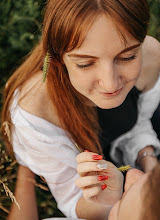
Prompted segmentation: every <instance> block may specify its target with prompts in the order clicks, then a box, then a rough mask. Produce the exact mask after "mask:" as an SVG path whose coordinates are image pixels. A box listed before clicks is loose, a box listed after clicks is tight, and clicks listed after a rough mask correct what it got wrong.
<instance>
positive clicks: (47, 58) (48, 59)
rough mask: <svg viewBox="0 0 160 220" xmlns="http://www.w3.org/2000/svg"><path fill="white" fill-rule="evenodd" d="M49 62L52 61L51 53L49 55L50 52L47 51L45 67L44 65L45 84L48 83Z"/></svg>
mask: <svg viewBox="0 0 160 220" xmlns="http://www.w3.org/2000/svg"><path fill="white" fill-rule="evenodd" d="M49 61H50V53H49V51H47V53H46V57H45V60H44V65H43V82H45V81H46V77H47V72H48V66H49Z"/></svg>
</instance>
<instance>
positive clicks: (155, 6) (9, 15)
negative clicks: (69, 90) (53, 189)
mask: <svg viewBox="0 0 160 220" xmlns="http://www.w3.org/2000/svg"><path fill="white" fill-rule="evenodd" d="M148 3H149V6H150V10H151V20H150V25H149V31H148V34H149V35H151V36H153V37H155V38H157V39H158V40H159V41H160V0H148ZM45 4H46V1H45V0H16V1H13V0H0V109H1V107H2V93H3V87H4V85H5V83H6V81H7V79H8V78H9V76H10V75H11V74H12V73H13V71H14V70H15V69H16V68H17V67H18V66H19V65H20V64H21V62H22V61H23V59H22V58H24V56H25V55H27V54H28V52H29V51H30V50H31V49H32V48H33V46H34V45H35V44H36V43H37V42H38V40H39V39H40V37H41V27H42V21H43V15H44V10H43V8H44V7H45ZM16 171H17V163H16V161H14V160H12V159H11V158H10V157H9V156H8V155H7V153H6V151H5V147H4V144H3V141H2V138H1V136H0V181H2V182H3V183H5V185H6V186H7V187H8V188H9V189H10V190H11V191H12V192H14V187H15V182H16ZM36 181H37V184H36V193H37V202H38V209H39V218H40V219H42V218H48V217H55V216H57V217H61V216H63V214H62V213H61V212H60V211H59V210H58V209H57V206H56V202H55V200H54V198H53V197H52V195H51V193H50V192H49V189H48V187H47V185H46V184H45V183H44V181H43V180H42V179H41V178H40V177H38V176H37V178H36ZM10 205H11V199H10V198H9V197H7V195H6V193H5V190H4V188H3V185H2V183H1V182H0V219H1V220H5V219H6V216H7V214H8V212H9V208H10Z"/></svg>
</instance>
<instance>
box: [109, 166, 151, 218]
mask: <svg viewBox="0 0 160 220" xmlns="http://www.w3.org/2000/svg"><path fill="white" fill-rule="evenodd" d="M147 178H148V174H144V173H143V172H142V171H140V170H137V169H131V170H130V171H128V173H127V176H126V183H125V191H124V194H123V196H122V199H121V200H120V201H119V202H117V203H116V204H115V205H114V206H113V208H112V209H111V212H110V215H109V218H108V220H136V219H140V215H141V213H142V210H143V207H144V196H143V193H144V190H145V189H146V188H145V183H146V181H147Z"/></svg>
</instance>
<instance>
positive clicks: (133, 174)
mask: <svg viewBox="0 0 160 220" xmlns="http://www.w3.org/2000/svg"><path fill="white" fill-rule="evenodd" d="M143 175H144V172H142V171H141V170H138V169H131V170H129V171H128V172H127V174H126V182H125V186H124V191H125V192H127V191H128V190H129V189H130V187H131V186H132V185H133V184H134V183H135V182H137V180H139V179H140V178H141V177H142V176H143Z"/></svg>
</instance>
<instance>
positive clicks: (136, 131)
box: [110, 77, 160, 167]
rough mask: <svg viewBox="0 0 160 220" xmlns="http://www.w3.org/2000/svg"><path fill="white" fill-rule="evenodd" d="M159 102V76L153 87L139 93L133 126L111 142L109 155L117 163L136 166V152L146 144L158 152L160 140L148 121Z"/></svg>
mask: <svg viewBox="0 0 160 220" xmlns="http://www.w3.org/2000/svg"><path fill="white" fill-rule="evenodd" d="M159 102H160V77H159V79H158V80H157V82H156V84H155V86H154V88H152V89H151V90H149V91H147V92H145V93H142V94H140V96H139V99H138V119H137V123H136V124H135V126H134V127H133V128H132V129H131V130H130V131H129V132H127V133H125V134H123V135H121V136H120V137H119V138H117V139H116V140H115V141H114V142H113V143H112V147H111V153H110V156H111V158H112V159H113V160H114V161H115V163H116V164H117V165H122V164H130V165H131V166H132V167H136V159H137V155H138V152H139V151H140V150H141V149H143V148H144V147H146V146H147V145H153V146H154V149H155V153H156V155H158V154H160V141H159V139H158V138H157V134H156V132H155V131H154V130H153V127H152V124H151V121H150V119H151V117H152V115H153V113H154V111H155V110H156V108H157V107H158V105H159Z"/></svg>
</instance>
